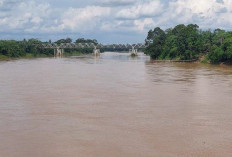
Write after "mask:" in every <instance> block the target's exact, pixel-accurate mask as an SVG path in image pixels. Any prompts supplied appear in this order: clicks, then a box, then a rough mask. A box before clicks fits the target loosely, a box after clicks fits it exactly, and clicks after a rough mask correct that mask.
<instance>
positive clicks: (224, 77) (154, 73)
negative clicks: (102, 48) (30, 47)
mask: <svg viewBox="0 0 232 157" xmlns="http://www.w3.org/2000/svg"><path fill="white" fill-rule="evenodd" d="M0 156H1V157H156V156H157V157H179V156H180V157H182V156H183V157H222V156H223V157H224V156H225V157H229V156H232V66H231V67H230V66H222V65H204V64H199V63H187V64H186V63H155V62H151V61H150V59H149V57H147V56H144V55H141V54H140V55H139V56H138V57H137V58H130V57H129V55H128V54H120V53H104V54H102V55H101V56H100V57H99V58H95V57H93V56H82V57H69V58H40V59H20V60H14V61H2V62H0Z"/></svg>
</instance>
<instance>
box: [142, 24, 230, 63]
mask: <svg viewBox="0 0 232 157" xmlns="http://www.w3.org/2000/svg"><path fill="white" fill-rule="evenodd" d="M145 42H146V45H147V48H146V49H145V53H146V54H148V55H150V56H151V58H153V59H159V60H163V59H165V60H201V61H203V62H210V63H221V62H227V63H229V62H232V32H227V31H225V30H221V29H216V30H214V31H211V30H206V31H203V30H201V29H199V26H198V25H194V24H190V25H187V26H185V25H183V24H181V25H177V26H176V27H174V28H169V29H167V30H165V31H164V30H162V29H161V28H159V27H157V28H155V29H154V30H150V31H149V32H148V35H147V38H146V40H145Z"/></svg>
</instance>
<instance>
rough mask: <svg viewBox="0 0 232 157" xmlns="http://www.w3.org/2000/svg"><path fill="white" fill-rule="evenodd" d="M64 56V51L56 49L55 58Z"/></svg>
mask: <svg viewBox="0 0 232 157" xmlns="http://www.w3.org/2000/svg"><path fill="white" fill-rule="evenodd" d="M63 54H64V49H61V48H56V49H54V56H55V57H62V56H63Z"/></svg>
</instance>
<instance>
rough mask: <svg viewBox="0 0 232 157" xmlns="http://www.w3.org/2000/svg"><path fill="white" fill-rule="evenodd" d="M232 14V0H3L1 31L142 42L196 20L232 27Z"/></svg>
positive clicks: (208, 25) (209, 25)
mask: <svg viewBox="0 0 232 157" xmlns="http://www.w3.org/2000/svg"><path fill="white" fill-rule="evenodd" d="M67 4H68V5H67ZM78 6H81V7H78ZM231 16H232V1H231V0H201V1H192V0H143V1H136V0H102V1H101V2H99V1H96V0H86V1H85V2H76V1H74V0H70V1H69V3H66V2H65V1H64V0H59V1H57V2H55V1H54V0H47V1H45V0H41V1H39V0H30V1H28V0H0V34H1V36H2V38H14V37H17V38H24V37H37V36H38V34H39V36H38V37H39V38H41V36H42V38H43V39H50V38H53V39H54V40H55V39H57V38H59V37H60V36H62V35H63V36H68V35H71V34H76V36H77V37H78V35H80V34H81V35H82V36H83V37H86V38H88V37H95V38H98V39H99V40H100V41H101V40H102V42H118V43H120V42H122V41H124V40H125V38H128V40H131V39H132V40H133V41H132V42H142V41H143V40H144V37H145V36H146V32H147V31H148V30H149V29H153V28H154V27H156V26H160V27H162V28H164V29H165V28H168V27H173V26H175V25H177V24H180V23H181V24H182V23H183V24H189V23H196V24H198V25H199V26H200V27H201V28H204V29H208V28H213V29H214V28H223V29H227V30H230V29H231V28H232V19H231V18H230V17H231ZM110 35H111V36H112V38H111V39H109V36H110ZM120 35H121V37H120ZM133 36H134V38H132V37H133ZM122 38H124V39H123V40H122ZM128 42H130V41H128Z"/></svg>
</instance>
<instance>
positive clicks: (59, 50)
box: [39, 43, 146, 56]
mask: <svg viewBox="0 0 232 157" xmlns="http://www.w3.org/2000/svg"><path fill="white" fill-rule="evenodd" d="M39 48H40V49H54V56H62V55H63V53H64V50H65V49H84V48H91V49H93V54H94V55H100V49H117V50H120V49H121V50H128V51H129V52H130V53H131V54H135V55H137V52H138V49H145V48H146V46H145V45H144V44H141V43H139V44H111V45H103V44H95V43H61V44H56V43H47V44H41V45H39Z"/></svg>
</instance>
